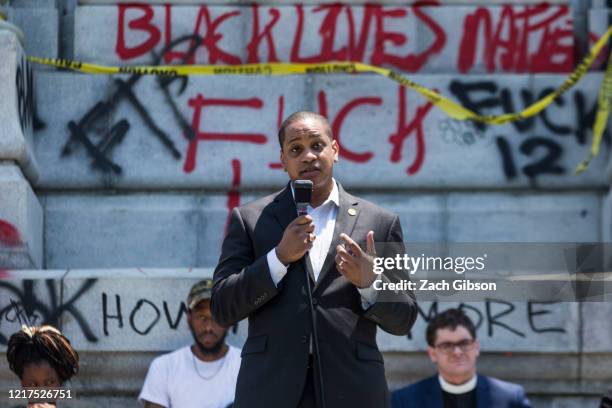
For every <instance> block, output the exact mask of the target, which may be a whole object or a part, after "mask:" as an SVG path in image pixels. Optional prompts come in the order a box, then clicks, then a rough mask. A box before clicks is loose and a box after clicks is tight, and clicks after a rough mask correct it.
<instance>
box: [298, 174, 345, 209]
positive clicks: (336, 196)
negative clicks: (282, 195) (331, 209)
mask: <svg viewBox="0 0 612 408" xmlns="http://www.w3.org/2000/svg"><path fill="white" fill-rule="evenodd" d="M332 180H333V182H334V185H333V187H332V191H331V193H329V196H328V197H327V200H325V201H323V202H322V203H321V205H319V207H322V206H324V205H325V204H327V203H329V202H330V201H331V202H333V203H334V204H336V207H340V193H339V190H338V184H336V179H335V178H333V177H332ZM289 185H290V186H291V195H292V196H293V199H294V200H295V190H294V189H293V183H289ZM319 207H317V208H319ZM311 208H312V207H311Z"/></svg>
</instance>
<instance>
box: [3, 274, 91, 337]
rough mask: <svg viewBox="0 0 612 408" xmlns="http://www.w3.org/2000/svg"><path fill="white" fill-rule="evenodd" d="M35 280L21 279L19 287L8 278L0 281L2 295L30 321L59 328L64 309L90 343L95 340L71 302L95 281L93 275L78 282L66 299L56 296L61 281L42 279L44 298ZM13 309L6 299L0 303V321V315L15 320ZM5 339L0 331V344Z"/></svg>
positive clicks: (74, 301) (15, 313)
mask: <svg viewBox="0 0 612 408" xmlns="http://www.w3.org/2000/svg"><path fill="white" fill-rule="evenodd" d="M36 282H37V281H34V280H23V281H21V288H19V287H18V286H16V285H14V284H12V283H9V282H0V289H3V290H5V291H7V292H8V296H6V298H7V299H8V298H12V299H14V300H15V302H16V303H17V304H18V305H19V306H20V308H21V309H22V311H23V312H24V313H25V315H26V316H27V318H28V320H29V321H30V323H31V324H34V325H40V324H50V325H52V326H57V327H60V328H61V318H62V316H63V315H64V313H68V314H69V315H70V316H72V318H73V319H74V320H75V321H76V322H77V324H78V326H79V328H80V330H81V332H82V333H83V336H84V337H85V339H87V341H89V342H93V343H95V342H97V341H98V338H97V337H96V336H95V335H94V333H93V331H92V330H91V328H90V326H89V322H88V321H87V319H85V317H84V316H83V314H82V313H81V311H80V310H79V309H78V308H77V307H76V305H75V303H76V302H77V301H78V300H79V299H80V298H81V297H82V296H83V295H85V294H86V293H88V292H89V290H90V289H91V288H92V287H93V286H94V285H95V283H96V279H87V280H86V281H85V282H83V283H82V284H81V286H80V287H79V288H78V290H77V291H76V292H75V293H74V295H72V297H71V298H70V299H68V300H66V301H64V300H63V299H58V296H57V293H58V291H59V288H58V286H60V285H61V283H60V281H56V280H53V279H45V281H44V284H45V286H46V288H47V296H46V297H45V299H46V301H43V300H41V299H39V298H38V297H37V295H36V287H37V285H36ZM38 282H41V281H38ZM17 313H18V312H17V311H16V310H14V308H13V307H12V305H11V304H10V303H9V304H8V305H6V306H2V308H1V309H0V323H1V322H2V319H4V320H6V321H7V322H11V323H14V322H16V321H17V320H18V317H17ZM7 342H8V338H7V337H6V336H5V335H4V334H3V333H0V344H7Z"/></svg>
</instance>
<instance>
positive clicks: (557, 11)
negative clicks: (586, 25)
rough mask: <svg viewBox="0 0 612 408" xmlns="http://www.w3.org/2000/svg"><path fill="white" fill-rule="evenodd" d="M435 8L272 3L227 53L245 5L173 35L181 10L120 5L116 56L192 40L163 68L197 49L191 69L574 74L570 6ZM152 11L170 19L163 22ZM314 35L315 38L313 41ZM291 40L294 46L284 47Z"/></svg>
mask: <svg viewBox="0 0 612 408" xmlns="http://www.w3.org/2000/svg"><path fill="white" fill-rule="evenodd" d="M437 6H439V3H438V1H420V2H416V3H415V4H414V5H412V6H407V7H392V6H381V5H373V4H370V5H365V6H349V5H342V4H332V5H321V6H317V7H308V8H306V7H304V6H302V5H295V6H283V7H266V9H265V10H266V13H263V12H262V8H261V6H258V5H251V6H250V10H251V13H250V15H251V17H250V26H251V27H250V29H249V31H248V32H247V35H248V36H249V38H248V39H247V41H246V42H245V45H244V46H243V47H244V49H240V47H236V46H235V44H233V48H232V49H231V50H230V49H223V48H222V46H221V45H220V42H221V41H222V40H223V38H224V34H229V33H230V30H235V29H234V27H233V26H231V25H230V24H228V22H229V21H236V18H240V17H242V16H243V14H244V13H243V10H244V8H243V7H244V6H236V7H234V8H229V11H226V12H224V13H222V14H220V15H218V16H216V17H213V16H212V11H213V10H217V9H216V8H214V7H209V6H199V7H198V8H197V12H194V13H193V18H194V25H193V29H192V30H191V31H190V32H174V31H173V27H172V25H173V17H172V16H173V13H172V11H173V9H174V6H171V5H165V6H163V7H154V6H150V5H143V4H127V5H126V4H121V5H118V26H117V38H116V44H115V50H116V53H117V55H118V56H119V58H121V59H122V60H129V59H133V58H137V57H141V56H143V55H147V53H150V52H151V51H154V50H155V48H156V47H161V46H162V45H164V46H166V47H168V45H170V44H171V43H173V41H175V40H176V39H177V38H179V37H184V36H185V35H191V36H192V37H193V38H192V39H191V43H190V44H184V45H182V46H181V47H183V48H182V50H176V49H173V50H170V51H168V52H167V53H166V54H165V55H164V56H163V57H164V62H165V63H166V64H169V63H172V62H175V61H179V60H183V59H185V57H186V54H187V50H189V49H193V48H195V49H196V51H199V49H200V48H202V49H203V50H204V51H205V52H195V53H191V55H189V58H188V59H187V63H190V64H195V63H198V64H217V63H220V64H239V63H243V62H244V63H259V62H280V61H287V62H295V63H309V62H312V63H316V62H327V61H331V60H337V61H359V62H365V63H370V64H373V65H384V66H388V67H391V68H394V69H399V70H402V71H406V72H420V71H422V70H423V69H424V68H425V67H426V66H427V64H428V63H429V62H430V61H435V59H436V58H448V56H447V55H446V54H451V55H454V54H455V52H456V53H457V57H456V61H454V63H455V64H456V69H458V70H459V71H460V72H469V71H470V70H471V69H473V68H474V67H475V66H478V65H481V64H484V66H485V69H486V70H487V71H489V72H498V71H500V72H568V71H570V70H571V69H572V67H573V33H572V21H571V14H570V12H569V10H570V9H569V7H568V6H557V5H549V4H546V3H542V4H540V5H536V6H511V5H505V6H500V7H486V6H482V7H474V8H473V10H474V11H472V12H471V13H469V14H463V13H465V12H463V11H462V12H460V13H459V15H458V16H457V24H456V25H453V26H452V27H446V26H445V25H444V24H443V23H442V22H441V21H437V20H436V18H435V15H436V14H435V13H432V10H437V9H443V8H442V7H440V8H438V7H437ZM496 10H499V14H497V13H496ZM155 13H163V14H164V15H163V16H162V17H163V18H157V19H156V18H155V17H156V14H155ZM358 16H359V18H358ZM160 21H163V24H162V23H160ZM393 27H402V28H397V29H396V28H393ZM404 27H415V29H416V31H417V32H419V33H422V34H423V36H422V37H423V38H429V40H428V42H427V45H426V47H425V48H424V49H422V47H421V44H420V43H419V42H417V39H416V38H411V37H410V36H409V35H408V34H407V29H405V28H404ZM457 28H459V30H457ZM451 29H452V30H453V31H452V35H457V36H459V37H460V48H459V49H458V50H457V51H455V50H451V49H449V48H448V47H447V37H448V35H449V34H450V31H449V30H451ZM175 31H177V30H175ZM311 31H316V33H317V34H316V35H310V32H311ZM232 34H234V32H233V31H232ZM419 36H420V37H421V35H419ZM287 39H289V42H290V43H289V44H288V46H282V47H281V46H279V44H283V45H284V44H285V43H286V42H287ZM419 41H421V40H419ZM162 42H163V43H164V44H162ZM197 42H199V43H197ZM313 45H314V47H313ZM306 49H308V50H310V51H308V52H307V51H306ZM449 68H450V69H452V67H449Z"/></svg>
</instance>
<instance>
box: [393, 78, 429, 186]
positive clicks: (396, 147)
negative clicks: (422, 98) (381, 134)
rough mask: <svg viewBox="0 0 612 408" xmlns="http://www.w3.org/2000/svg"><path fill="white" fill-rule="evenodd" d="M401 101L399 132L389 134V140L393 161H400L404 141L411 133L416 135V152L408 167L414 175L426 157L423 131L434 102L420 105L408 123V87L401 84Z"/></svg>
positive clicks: (409, 172) (398, 121) (409, 171)
mask: <svg viewBox="0 0 612 408" xmlns="http://www.w3.org/2000/svg"><path fill="white" fill-rule="evenodd" d="M398 88H399V103H398V105H399V106H398V110H399V112H398V119H397V132H396V133H393V134H392V135H391V136H389V142H390V143H391V144H392V145H393V150H392V151H391V162H398V161H400V160H401V159H402V150H403V147H404V141H405V140H406V139H407V138H408V137H410V134H411V133H413V132H414V133H415V135H416V153H415V156H414V160H413V162H412V164H411V165H410V166H409V167H408V169H407V171H406V172H407V173H408V175H414V174H416V173H418V172H419V170H420V169H421V165H422V164H423V160H424V159H425V135H424V132H423V120H424V119H425V116H427V113H428V112H429V110H430V109H431V108H432V106H433V104H432V103H431V102H427V103H426V104H425V105H422V106H419V107H418V108H417V110H416V115H415V117H414V119H412V121H411V122H410V123H408V124H407V123H406V105H407V104H406V88H404V87H403V86H399V87H398Z"/></svg>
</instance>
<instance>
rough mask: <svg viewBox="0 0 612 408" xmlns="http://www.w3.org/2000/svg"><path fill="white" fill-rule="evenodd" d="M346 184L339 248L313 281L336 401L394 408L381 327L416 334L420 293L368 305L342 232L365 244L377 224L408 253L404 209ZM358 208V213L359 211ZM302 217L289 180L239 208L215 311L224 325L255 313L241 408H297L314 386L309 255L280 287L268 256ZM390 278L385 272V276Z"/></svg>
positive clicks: (338, 407) (329, 395)
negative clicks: (347, 270) (342, 255)
mask: <svg viewBox="0 0 612 408" xmlns="http://www.w3.org/2000/svg"><path fill="white" fill-rule="evenodd" d="M338 188H339V199H340V207H339V209H338V216H337V219H336V226H335V230H334V236H333V240H332V243H331V245H330V250H329V253H328V254H327V257H326V259H325V261H324V265H323V268H322V270H321V272H320V275H319V279H318V280H317V282H316V283H314V282H313V281H312V277H311V278H310V279H309V281H310V284H311V285H312V291H313V304H314V305H315V306H314V307H315V310H316V320H317V328H318V334H319V343H320V354H321V360H322V372H323V381H324V384H325V392H326V400H327V407H328V408H343V407H350V408H360V407H361V408H383V407H388V406H389V403H390V398H389V392H388V389H387V383H386V380H385V371H384V365H383V358H382V355H381V353H380V352H379V350H378V347H377V344H376V326H377V325H378V326H380V327H381V328H382V329H383V330H385V331H387V332H389V333H392V334H396V335H404V334H407V333H408V331H409V330H410V328H411V326H412V324H413V323H414V320H415V318H416V303H415V301H414V297H413V295H412V293H408V292H395V293H391V295H392V296H394V298H393V300H395V301H394V302H389V301H386V302H383V301H377V302H376V303H375V304H374V305H372V306H371V307H369V309H368V310H366V311H364V310H363V307H362V304H361V296H360V294H359V292H358V290H357V288H356V287H355V286H354V285H353V284H351V283H350V282H349V281H348V280H347V279H346V278H345V277H343V276H342V275H340V274H339V273H338V271H337V270H336V267H335V261H334V257H335V255H336V253H335V252H336V251H335V248H336V246H337V245H338V244H339V243H340V238H339V235H340V233H341V232H344V233H346V234H348V235H349V236H351V237H352V238H353V239H354V240H355V241H356V242H357V243H358V244H359V245H360V246H361V247H362V248H365V237H366V234H367V232H368V231H369V230H373V231H374V234H375V235H374V238H375V240H376V241H377V242H389V241H392V242H396V243H398V244H397V245H399V246H401V248H402V249H403V243H402V240H403V237H402V230H401V226H400V222H399V218H398V217H397V216H396V215H394V214H392V213H390V212H388V211H386V210H383V209H381V208H379V207H377V206H375V205H374V204H371V203H369V202H367V201H365V200H361V199H359V198H356V197H353V196H351V195H350V194H348V193H346V192H345V191H344V190H343V189H342V187H341V186H340V185H338ZM349 208H352V209H354V210H356V215H350V214H349V213H348V211H347V210H348V209H349ZM296 217H297V215H296V208H295V203H294V201H293V197H292V194H291V189H290V188H289V186H287V187H286V188H285V189H284V190H283V191H281V192H280V193H277V194H273V195H270V196H267V197H265V198H262V199H260V200H257V201H255V202H252V203H249V204H246V205H244V206H242V207H239V208H235V209H234V210H233V212H232V215H231V221H230V225H229V229H228V233H227V236H226V237H225V240H224V242H223V247H222V253H221V258H220V260H219V264H218V265H217V268H216V270H215V274H214V287H213V293H212V305H211V308H212V313H213V315H214V317H215V319H216V320H217V322H219V323H220V324H222V325H224V326H229V325H232V324H234V323H236V322H238V321H240V320H242V319H244V318H247V317H248V319H249V329H248V338H247V340H246V343H245V345H244V347H243V349H242V365H241V367H240V373H239V375H238V384H237V387H236V400H235V402H234V408H257V407H262V408H264V407H265V408H285V407H286V408H294V407H296V406H297V404H298V401H299V399H300V396H301V394H302V391H303V388H304V383H305V378H306V372H307V364H308V356H309V352H310V351H309V338H310V335H311V322H310V314H309V305H308V297H307V292H306V286H305V284H306V273H305V265H306V264H305V263H304V259H302V260H301V261H298V262H295V263H293V264H291V265H290V266H289V269H288V271H287V274H286V275H285V277H284V278H283V279H282V280H281V281H280V282H279V287H278V288H277V287H276V286H275V285H274V282H273V281H272V278H271V276H270V271H269V268H268V263H267V258H266V254H267V253H268V251H270V250H271V249H272V248H274V247H276V245H277V244H278V243H279V242H280V240H281V238H282V235H283V232H284V230H285V228H286V227H287V225H288V224H289V223H290V222H291V221H292V220H293V219H295V218H296ZM378 255H379V256H381V255H383V256H384V255H385V254H378ZM389 256H393V255H392V254H389ZM309 269H310V268H309ZM389 279H391V278H389V277H387V276H384V275H383V281H385V282H386V281H389ZM381 295H382V293H379V299H382V298H381ZM385 300H389V299H385Z"/></svg>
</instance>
